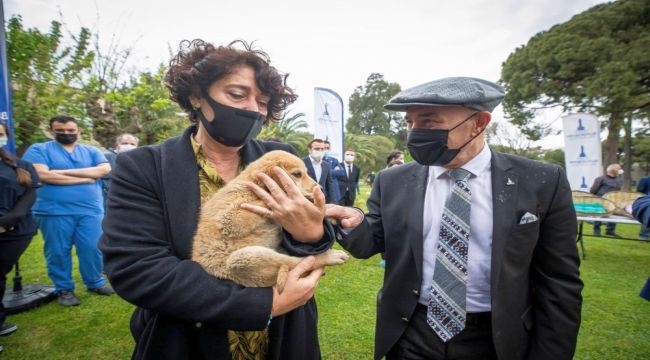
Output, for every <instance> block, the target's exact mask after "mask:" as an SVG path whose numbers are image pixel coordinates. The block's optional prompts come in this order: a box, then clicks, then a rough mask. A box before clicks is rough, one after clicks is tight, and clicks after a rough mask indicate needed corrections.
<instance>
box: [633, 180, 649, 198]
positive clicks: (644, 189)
mask: <svg viewBox="0 0 650 360" xmlns="http://www.w3.org/2000/svg"><path fill="white" fill-rule="evenodd" d="M636 191H638V192H641V193H644V194H646V195H650V176H645V177H642V178H641V180H639V184H638V185H637V186H636Z"/></svg>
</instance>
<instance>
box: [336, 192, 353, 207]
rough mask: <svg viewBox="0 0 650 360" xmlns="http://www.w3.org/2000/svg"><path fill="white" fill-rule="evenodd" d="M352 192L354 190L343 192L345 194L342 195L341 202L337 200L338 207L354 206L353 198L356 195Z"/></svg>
mask: <svg viewBox="0 0 650 360" xmlns="http://www.w3.org/2000/svg"><path fill="white" fill-rule="evenodd" d="M353 191H355V190H354V189H352V190H348V191H346V192H345V194H342V196H341V200H339V205H341V206H354V198H355V195H356V194H354V193H353Z"/></svg>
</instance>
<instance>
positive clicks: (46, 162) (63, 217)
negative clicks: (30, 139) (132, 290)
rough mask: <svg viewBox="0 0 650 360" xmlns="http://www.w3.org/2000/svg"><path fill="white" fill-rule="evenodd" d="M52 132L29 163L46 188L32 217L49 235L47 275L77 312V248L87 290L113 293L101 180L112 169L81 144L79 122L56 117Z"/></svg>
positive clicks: (27, 155) (31, 151)
mask: <svg viewBox="0 0 650 360" xmlns="http://www.w3.org/2000/svg"><path fill="white" fill-rule="evenodd" d="M49 130H50V132H51V133H52V134H54V140H51V141H48V142H44V143H36V144H32V145H31V146H30V147H29V148H28V149H27V151H26V152H25V154H24V156H23V159H25V160H26V161H29V162H31V163H32V164H33V165H34V168H35V169H36V171H37V172H38V176H39V177H40V178H41V181H42V182H43V187H41V188H40V189H38V190H37V196H36V202H35V203H34V206H33V207H32V211H33V213H34V215H35V216H36V219H37V221H38V225H39V227H40V229H41V233H42V234H43V241H44V246H43V249H44V252H45V260H46V264H47V274H48V275H49V277H50V279H51V280H52V282H53V283H54V287H55V289H54V291H55V294H57V296H58V302H59V304H61V305H63V306H76V305H79V304H80V301H79V299H78V298H77V296H76V295H75V293H74V289H75V284H74V280H73V278H72V246H74V247H75V248H76V250H77V258H78V259H79V272H80V273H81V278H82V280H83V282H84V284H85V285H86V289H88V291H90V292H92V293H95V294H98V295H111V294H112V293H113V289H112V288H111V286H110V285H109V284H108V283H107V282H106V278H105V277H104V276H103V275H102V272H103V266H102V254H101V252H100V251H99V248H98V247H97V242H98V241H99V237H100V236H101V234H102V229H101V223H102V219H103V218H104V206H103V196H102V188H101V181H98V180H100V179H101V178H102V177H104V176H106V174H108V173H109V172H110V171H111V166H110V165H109V164H108V160H106V157H105V156H104V154H102V152H101V151H100V150H99V149H97V148H95V147H93V146H89V145H83V144H80V143H79V136H80V135H81V129H80V128H79V125H78V122H77V120H76V119H75V118H73V117H71V116H66V115H57V116H54V117H53V118H51V119H50V127H49Z"/></svg>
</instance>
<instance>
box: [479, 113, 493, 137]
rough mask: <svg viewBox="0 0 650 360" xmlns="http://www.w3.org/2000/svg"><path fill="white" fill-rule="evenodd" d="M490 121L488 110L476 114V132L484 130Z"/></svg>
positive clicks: (490, 115) (490, 116)
mask: <svg viewBox="0 0 650 360" xmlns="http://www.w3.org/2000/svg"><path fill="white" fill-rule="evenodd" d="M490 121H492V114H491V113H490V112H488V111H481V112H479V113H478V114H476V134H480V133H481V132H483V131H485V129H487V127H488V125H490Z"/></svg>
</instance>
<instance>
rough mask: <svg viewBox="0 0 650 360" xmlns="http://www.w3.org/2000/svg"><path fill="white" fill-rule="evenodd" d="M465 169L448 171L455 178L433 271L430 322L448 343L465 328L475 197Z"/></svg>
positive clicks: (446, 207)
mask: <svg viewBox="0 0 650 360" xmlns="http://www.w3.org/2000/svg"><path fill="white" fill-rule="evenodd" d="M470 175H471V173H470V172H469V171H467V170H464V169H454V170H451V171H449V176H451V178H452V179H454V186H453V188H452V192H451V196H449V198H448V199H447V201H446V202H445V209H444V211H443V213H442V219H441V220H440V236H439V238H438V247H437V252H436V265H435V267H434V270H433V284H432V286H431V294H430V295H431V298H430V299H429V306H428V312H427V322H428V323H429V326H431V328H433V331H435V333H436V334H438V336H439V337H440V339H442V341H444V342H447V341H448V340H449V339H451V338H452V337H454V336H455V335H456V334H458V333H459V332H461V330H463V329H464V328H465V295H466V292H467V291H466V282H467V249H468V247H469V219H470V217H469V215H470V210H471V207H470V204H471V200H472V194H471V193H470V191H469V186H468V183H467V180H468V179H469V176H470Z"/></svg>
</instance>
